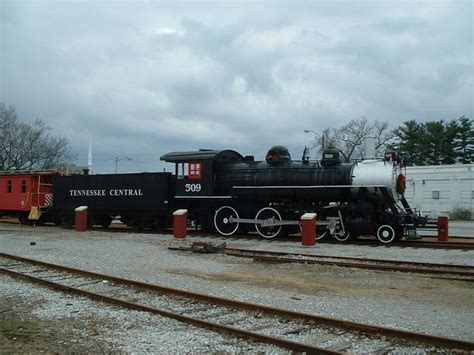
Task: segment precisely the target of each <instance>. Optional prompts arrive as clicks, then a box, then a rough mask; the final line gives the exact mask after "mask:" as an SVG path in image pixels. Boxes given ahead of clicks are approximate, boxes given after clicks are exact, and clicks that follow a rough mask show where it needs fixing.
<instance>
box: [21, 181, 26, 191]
mask: <svg viewBox="0 0 474 355" xmlns="http://www.w3.org/2000/svg"><path fill="white" fill-rule="evenodd" d="M25 192H26V180H21V193H22V194H24V193H25Z"/></svg>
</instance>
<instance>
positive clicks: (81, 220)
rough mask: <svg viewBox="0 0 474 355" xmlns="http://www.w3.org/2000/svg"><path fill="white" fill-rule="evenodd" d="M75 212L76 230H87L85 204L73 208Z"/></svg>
mask: <svg viewBox="0 0 474 355" xmlns="http://www.w3.org/2000/svg"><path fill="white" fill-rule="evenodd" d="M74 211H75V212H76V218H75V219H76V232H85V231H86V230H87V206H80V207H78V208H76V209H75V210H74Z"/></svg>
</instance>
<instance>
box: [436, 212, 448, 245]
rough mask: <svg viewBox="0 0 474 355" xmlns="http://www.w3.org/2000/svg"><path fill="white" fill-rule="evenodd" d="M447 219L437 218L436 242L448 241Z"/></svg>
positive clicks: (443, 217)
mask: <svg viewBox="0 0 474 355" xmlns="http://www.w3.org/2000/svg"><path fill="white" fill-rule="evenodd" d="M448 237H449V234H448V217H447V216H438V240H439V241H440V242H447V241H448Z"/></svg>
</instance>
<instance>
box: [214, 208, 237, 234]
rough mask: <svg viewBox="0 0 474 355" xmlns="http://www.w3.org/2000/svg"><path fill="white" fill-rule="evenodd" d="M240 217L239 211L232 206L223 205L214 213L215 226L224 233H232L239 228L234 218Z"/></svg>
mask: <svg viewBox="0 0 474 355" xmlns="http://www.w3.org/2000/svg"><path fill="white" fill-rule="evenodd" d="M237 218H239V214H238V213H237V211H236V210H235V209H234V208H232V207H230V206H222V207H221V208H219V209H218V210H217V211H216V213H215V214H214V227H215V228H216V230H217V231H218V232H219V233H220V234H222V235H232V234H234V233H235V232H236V231H237V229H238V228H239V223H238V222H234V221H233V220H234V219H237Z"/></svg>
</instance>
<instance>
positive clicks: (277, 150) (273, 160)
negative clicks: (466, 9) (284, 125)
mask: <svg viewBox="0 0 474 355" xmlns="http://www.w3.org/2000/svg"><path fill="white" fill-rule="evenodd" d="M265 160H266V161H267V164H270V165H272V164H278V163H283V162H287V161H290V160H291V155H290V152H289V151H288V148H287V147H284V146H282V145H275V146H273V147H271V148H270V149H269V150H268V152H267V155H266V156H265Z"/></svg>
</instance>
